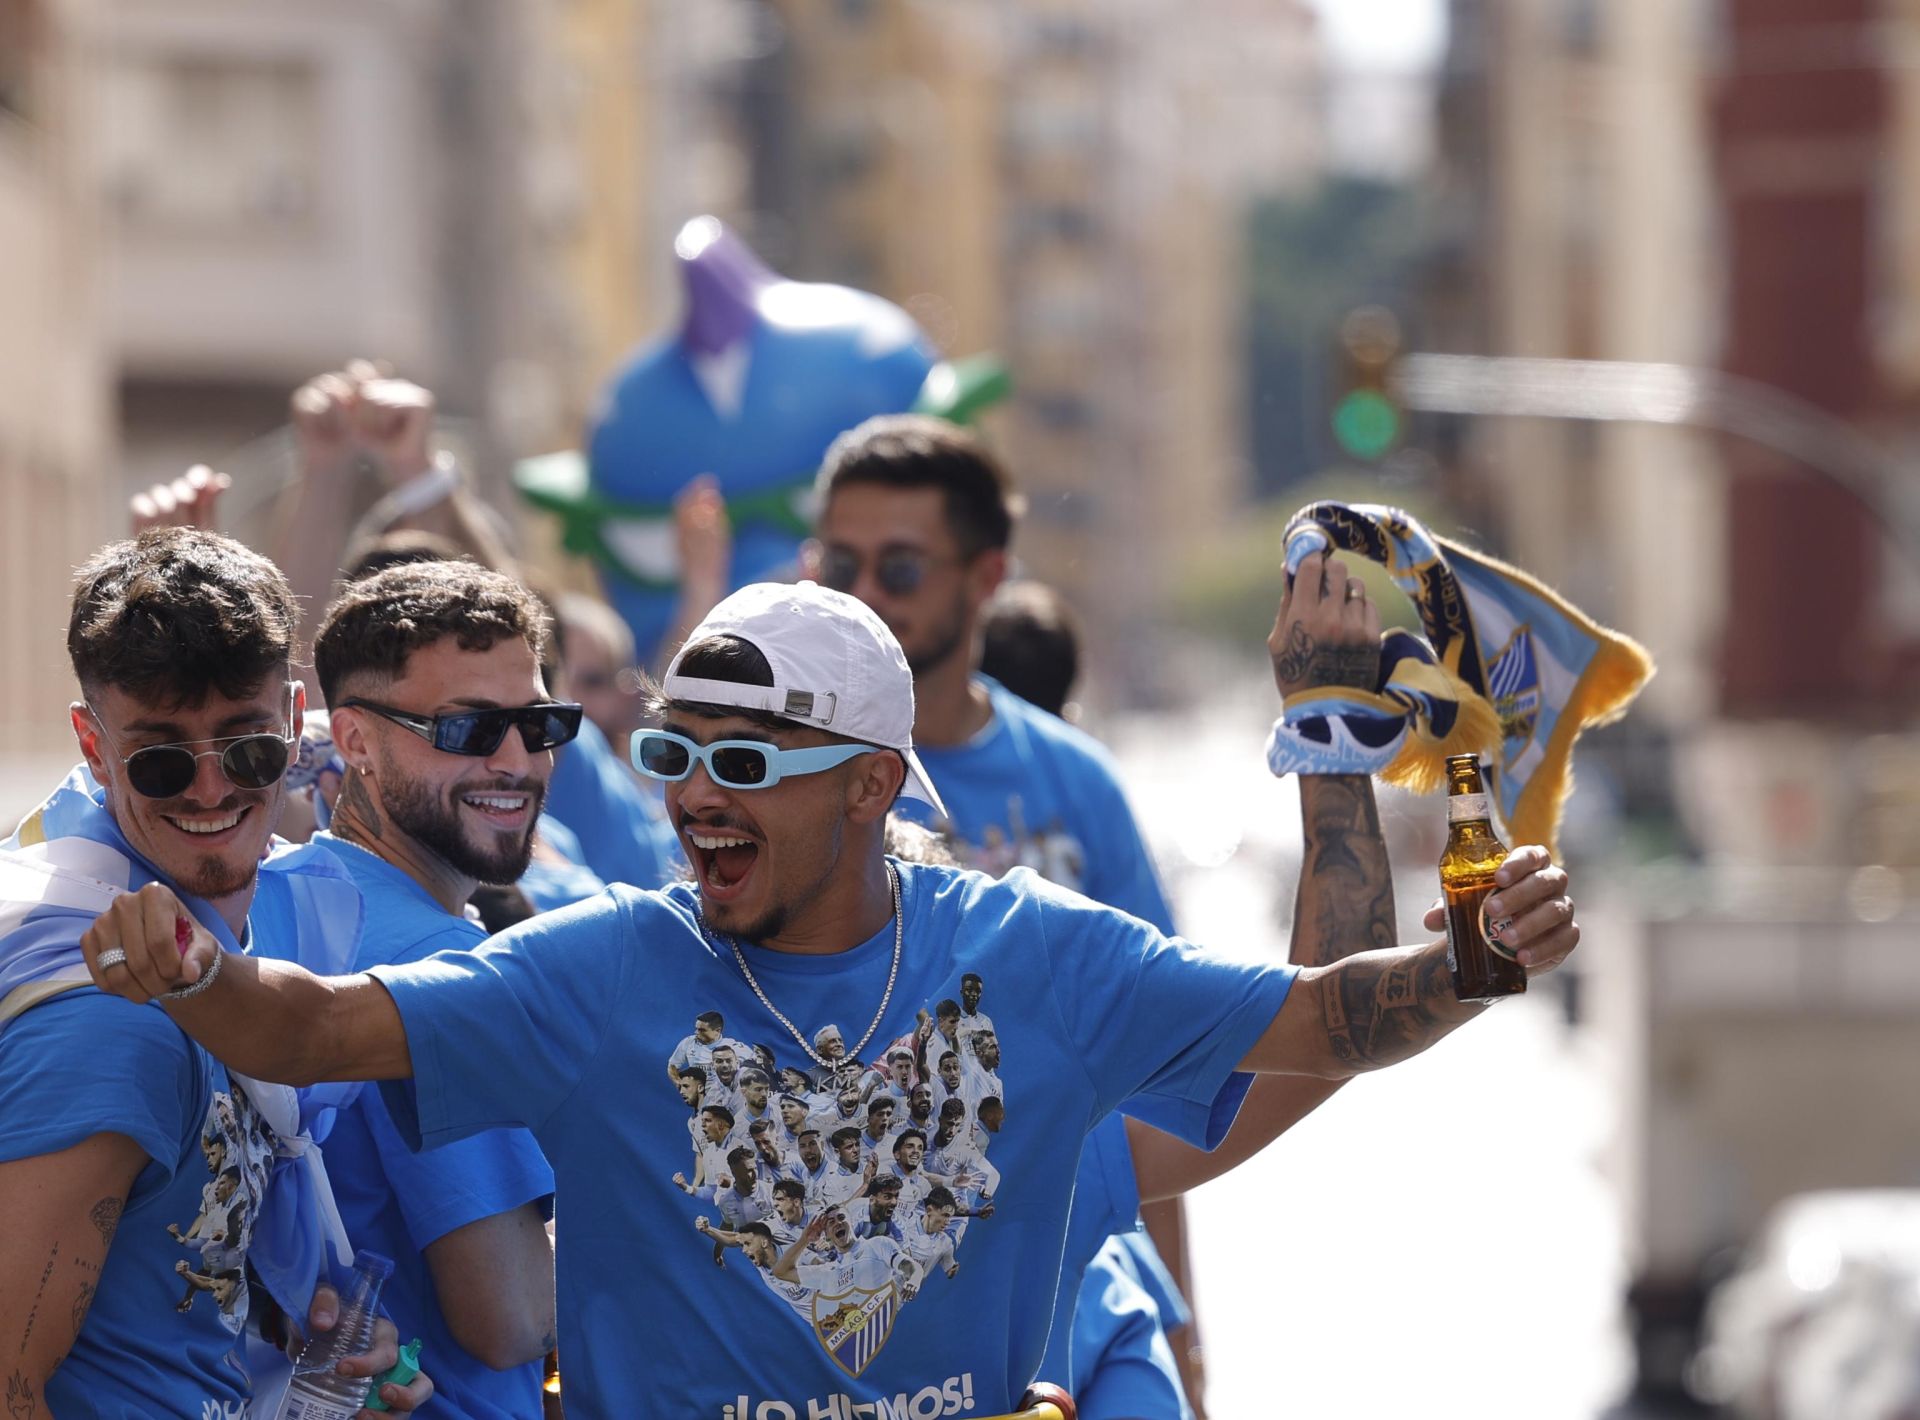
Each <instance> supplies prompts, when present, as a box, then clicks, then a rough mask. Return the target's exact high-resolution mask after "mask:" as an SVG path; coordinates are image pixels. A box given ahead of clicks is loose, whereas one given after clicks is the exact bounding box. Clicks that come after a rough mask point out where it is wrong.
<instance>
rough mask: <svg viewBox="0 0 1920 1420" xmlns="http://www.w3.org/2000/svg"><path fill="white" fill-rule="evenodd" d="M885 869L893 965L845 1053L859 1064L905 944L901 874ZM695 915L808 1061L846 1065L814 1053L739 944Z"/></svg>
mask: <svg viewBox="0 0 1920 1420" xmlns="http://www.w3.org/2000/svg"><path fill="white" fill-rule="evenodd" d="M886 866H887V884H888V886H889V887H890V888H891V889H892V890H893V965H892V966H890V967H888V968H887V989H886V990H885V991H883V992H881V993H880V1009H879V1010H877V1011H875V1012H874V1013H873V1020H872V1022H871V1023H869V1025H868V1026H867V1033H866V1034H865V1035H863V1036H861V1037H860V1043H859V1044H858V1045H856V1046H854V1047H853V1049H852V1050H850V1051H848V1052H847V1059H848V1060H858V1059H859V1058H860V1052H861V1051H863V1050H865V1049H866V1048H867V1042H868V1041H870V1040H872V1039H873V1033H874V1032H875V1031H877V1030H879V1029H880V1022H881V1021H882V1020H884V1019H885V1018H886V1014H887V1005H888V1003H889V1002H890V1001H892V1000H893V983H894V981H895V980H896V979H897V978H898V977H899V975H900V949H901V947H902V946H903V945H904V944H905V942H906V937H907V918H906V914H905V913H904V912H902V911H901V910H900V874H899V872H898V871H896V870H895V868H894V866H893V864H891V863H889V864H887V865H886ZM694 914H695V915H696V916H697V917H698V918H699V919H700V930H701V932H702V933H703V934H705V936H706V938H707V940H708V941H710V942H712V943H713V944H714V945H715V946H718V945H719V944H720V942H721V941H722V940H725V942H726V944H727V946H728V947H730V948H731V949H732V951H733V959H734V961H735V962H736V963H737V964H738V965H739V967H740V974H741V975H742V976H744V977H746V979H747V985H749V986H751V987H752V988H753V994H754V995H756V996H758V997H759V998H760V1004H761V1005H763V1006H765V1007H766V1008H767V1010H768V1011H770V1012H771V1013H772V1015H773V1018H774V1019H775V1020H776V1021H778V1022H780V1024H781V1025H783V1026H785V1027H786V1028H787V1033H788V1034H789V1035H791V1036H792V1037H793V1038H794V1039H795V1040H797V1041H799V1042H800V1048H801V1049H802V1050H804V1051H806V1052H807V1058H808V1059H810V1060H812V1061H813V1063H814V1064H816V1065H818V1066H820V1067H822V1068H823V1069H827V1070H832V1069H834V1068H835V1067H836V1063H838V1064H845V1063H846V1061H845V1060H842V1061H839V1062H835V1061H832V1060H829V1059H827V1057H826V1056H824V1055H822V1054H821V1053H820V1052H819V1051H817V1050H815V1049H814V1048H813V1043H812V1042H811V1041H809V1040H808V1039H807V1038H806V1037H805V1036H804V1035H802V1034H801V1033H800V1027H798V1026H796V1025H795V1024H794V1023H793V1022H792V1021H790V1020H788V1019H787V1017H786V1015H785V1013H784V1012H782V1011H781V1009H780V1008H779V1007H778V1006H776V1005H774V1004H773V999H772V998H771V997H770V996H768V995H767V993H766V992H765V991H763V990H761V989H760V982H759V981H758V979H756V978H755V976H754V974H753V968H752V967H750V966H748V965H747V959H746V957H745V955H744V954H742V952H741V951H740V943H738V942H737V941H735V940H734V939H733V938H732V937H727V938H724V939H722V938H721V937H719V936H717V935H716V934H715V933H714V930H713V928H711V927H709V926H708V925H707V914H706V913H705V912H704V911H702V910H701V908H700V907H699V906H698V905H697V904H696V905H695V907H694Z"/></svg>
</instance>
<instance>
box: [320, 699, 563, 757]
mask: <svg viewBox="0 0 1920 1420" xmlns="http://www.w3.org/2000/svg"><path fill="white" fill-rule="evenodd" d="M340 706H341V708H342V709H346V708H348V707H349V706H351V707H352V708H354V709H356V710H370V711H372V712H373V713H374V714H376V715H378V716H379V717H380V718H381V719H383V720H391V721H393V723H394V724H396V725H398V726H400V728H401V729H403V730H411V731H413V733H414V734H416V735H418V736H420V738H421V739H423V740H425V741H426V742H427V743H428V744H430V745H432V746H433V747H434V748H435V749H437V750H440V751H441V752H443V753H445V754H464V755H470V756H472V757H474V758H479V757H480V756H482V755H488V754H492V753H493V752H494V751H495V750H497V749H499V748H500V742H501V741H502V740H504V739H506V737H507V731H508V730H510V729H517V730H519V731H520V742H521V743H522V744H524V745H525V746H526V747H527V752H528V753H529V754H537V753H539V752H540V751H541V750H543V749H558V748H559V747H560V746H561V745H563V744H568V743H570V742H571V741H572V740H573V737H574V736H575V735H577V734H579V733H580V707H579V706H578V705H570V704H563V703H561V702H559V701H543V702H541V703H540V704H537V705H507V706H502V707H501V708H500V709H497V710H458V711H454V712H451V713H449V714H446V715H415V714H413V713H411V712H410V711H406V710H396V709H394V708H393V707H392V706H391V705H381V704H379V703H378V702H377V701H372V700H362V699H361V698H360V697H359V696H355V697H353V698H352V699H351V700H343V701H341V702H340Z"/></svg>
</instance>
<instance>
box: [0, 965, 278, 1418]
mask: <svg viewBox="0 0 1920 1420" xmlns="http://www.w3.org/2000/svg"><path fill="white" fill-rule="evenodd" d="M95 1134H123V1135H125V1136H126V1137H127V1138H129V1139H131V1140H133V1142H134V1143H136V1144H138V1145H139V1146H140V1149H141V1151H142V1152H144V1153H145V1154H146V1156H147V1160H146V1163H145V1164H144V1165H142V1167H141V1169H140V1172H139V1173H138V1174H137V1175H136V1176H135V1178H134V1181H133V1189H132V1191H131V1193H130V1194H129V1195H128V1197H127V1201H126V1204H125V1207H124V1210H123V1211H118V1212H116V1210H115V1209H114V1207H113V1204H112V1201H111V1200H103V1201H102V1202H101V1203H100V1204H98V1205H95V1206H94V1207H92V1209H91V1210H90V1216H91V1219H92V1222H93V1224H94V1226H95V1227H97V1228H99V1229H100V1232H101V1236H102V1237H103V1238H106V1239H107V1240H108V1242H109V1246H108V1248H107V1255H106V1261H105V1263H104V1264H103V1265H102V1266H101V1267H99V1268H98V1269H91V1268H89V1267H88V1266H86V1265H84V1264H81V1263H80V1262H79V1260H78V1259H76V1258H69V1257H62V1256H58V1255H50V1256H49V1257H48V1258H47V1268H48V1270H49V1272H50V1273H51V1272H52V1271H53V1270H56V1269H57V1270H58V1271H59V1272H60V1273H61V1274H63V1275H62V1276H61V1278H60V1281H61V1284H62V1285H61V1287H60V1289H59V1292H58V1295H59V1296H60V1297H61V1299H62V1307H63V1308H65V1307H67V1306H70V1304H71V1299H72V1298H73V1297H74V1295H75V1293H74V1290H73V1283H74V1281H75V1280H76V1278H84V1280H83V1281H81V1284H80V1285H81V1286H83V1287H85V1288H86V1289H87V1293H88V1296H89V1298H90V1305H89V1306H88V1307H87V1309H86V1315H85V1317H84V1319H83V1322H82V1324H81V1325H80V1327H79V1335H78V1337H77V1339H76V1340H75V1341H74V1345H73V1349H72V1351H70V1352H69V1353H68V1355H67V1358H66V1360H64V1361H62V1362H61V1363H60V1368H59V1369H58V1370H56V1371H55V1372H54V1373H53V1375H52V1376H51V1377H50V1378H49V1379H48V1381H47V1384H46V1388H45V1394H44V1396H41V1397H39V1399H40V1400H44V1402H45V1407H46V1409H45V1412H43V1411H41V1410H39V1409H36V1408H35V1406H36V1404H37V1401H31V1400H27V1399H24V1398H21V1397H20V1396H18V1395H17V1394H10V1395H9V1397H8V1412H9V1413H10V1414H15V1415H36V1414H41V1413H51V1414H54V1415H59V1416H63V1417H64V1416H82V1417H87V1420H146V1417H149V1416H153V1415H186V1416H193V1417H201V1416H220V1417H224V1420H241V1417H243V1416H245V1415H246V1413H247V1407H248V1400H249V1397H250V1396H251V1395H252V1393H253V1386H252V1381H251V1378H250V1377H249V1375H248V1372H247V1369H246V1365H245V1362H244V1360H243V1358H242V1336H241V1332H242V1329H243V1328H244V1326H245V1323H246V1320H247V1312H248V1305H249V1296H248V1293H249V1288H248V1286H247V1282H246V1272H245V1268H246V1251H247V1247H248V1245H249V1241H250V1238H251V1233H252V1227H253V1219H254V1217H255V1214H256V1213H257V1210H258V1208H259V1204H260V1199H261V1198H262V1196H263V1195H264V1190H265V1188H266V1184H267V1179H268V1173H269V1169H270V1167H271V1158H270V1156H271V1152H272V1138H271V1135H270V1134H269V1133H267V1132H266V1131H265V1126H264V1125H263V1124H262V1123H261V1121H260V1119H259V1115H258V1113H257V1112H256V1111H254V1109H253V1108H252V1105H251V1104H250V1102H249V1101H248V1100H247V1097H246V1096H245V1095H244V1094H242V1093H241V1092H240V1091H238V1090H236V1089H233V1088H232V1087H231V1086H230V1085H229V1083H228V1080H227V1072H226V1070H225V1069H224V1068H223V1067H222V1066H221V1065H220V1064H219V1062H218V1061H216V1060H214V1058H213V1057H212V1056H210V1055H208V1054H207V1052H206V1051H204V1050H202V1049H201V1048H200V1047H199V1046H197V1045H195V1044H194V1043H193V1042H192V1041H191V1040H189V1039H187V1037H186V1035H185V1034H184V1033H183V1032H182V1031H181V1030H180V1028H179V1027H178V1026H176V1025H175V1024H174V1023H173V1022H172V1021H171V1020H169V1019H168V1018H167V1015H166V1013H165V1012H164V1011H162V1010H160V1009H159V1008H158V1007H154V1006H136V1005H134V1004H133V1003H132V1002H131V1001H126V1000H123V999H121V998H120V997H118V996H108V995H104V994H102V993H101V992H99V991H96V990H94V989H93V988H92V987H91V986H87V987H82V988H80V989H78V990H74V991H69V992H66V993H64V994H62V995H58V996H55V997H53V998H52V999H51V1000H48V1001H44V1002H42V1003H41V1004H39V1005H37V1006H34V1007H33V1008H32V1009H30V1010H28V1011H26V1012H24V1013H23V1014H22V1015H20V1016H19V1017H18V1018H16V1019H15V1020H13V1021H12V1022H10V1023H8V1024H7V1025H5V1026H4V1027H3V1028H0V1162H6V1161H10V1160H14V1159H24V1158H32V1157H34V1156H36V1155H41V1154H54V1153H59V1152H60V1151H61V1150H63V1149H70V1148H72V1147H73V1146H74V1145H76V1144H78V1143H80V1142H81V1141H83V1140H85V1139H87V1138H89V1137H91V1136H92V1135H95ZM41 1324H43V1325H46V1326H49V1327H53V1328H56V1329H58V1330H60V1331H61V1333H62V1334H63V1335H72V1334H73V1332H72V1327H73V1326H74V1320H73V1317H72V1316H71V1315H69V1314H65V1313H64V1312H63V1313H62V1314H59V1315H55V1314H52V1313H51V1312H50V1313H49V1314H48V1315H47V1316H45V1317H44V1318H42V1319H41ZM4 1369H8V1370H11V1368H10V1367H9V1368H4ZM16 1405H17V1408H16Z"/></svg>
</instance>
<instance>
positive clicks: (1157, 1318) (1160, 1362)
mask: <svg viewBox="0 0 1920 1420" xmlns="http://www.w3.org/2000/svg"><path fill="white" fill-rule="evenodd" d="M1073 1355H1074V1359H1075V1361H1076V1362H1077V1363H1078V1369H1077V1379H1076V1381H1075V1383H1074V1385H1073V1388H1072V1394H1073V1398H1074V1401H1075V1403H1076V1405H1077V1406H1078V1408H1079V1412H1080V1416H1081V1420H1192V1417H1193V1411H1192V1410H1190V1409H1189V1408H1188V1406H1187V1398H1186V1394H1185V1393H1184V1392H1183V1391H1182V1390H1181V1388H1180V1372H1179V1370H1178V1369H1177V1368H1176V1367H1175V1365H1174V1359H1173V1349H1172V1348H1171V1347H1170V1346H1169V1345H1168V1344H1167V1333H1166V1329H1165V1327H1164V1326H1163V1324H1162V1318H1161V1315H1160V1309H1159V1307H1158V1306H1157V1305H1156V1304H1155V1302H1154V1299H1153V1294H1152V1292H1151V1291H1150V1290H1149V1289H1148V1286H1147V1279H1146V1278H1145V1277H1143V1276H1142V1274H1141V1272H1140V1269H1139V1261H1138V1258H1137V1257H1136V1256H1135V1255H1134V1253H1133V1251H1132V1250H1131V1249H1130V1248H1129V1247H1128V1246H1127V1243H1126V1240H1125V1238H1124V1237H1111V1238H1108V1239H1107V1241H1106V1244H1105V1246H1103V1247H1102V1248H1101V1249H1100V1251H1099V1252H1098V1253H1097V1254H1095V1256H1094V1259H1093V1261H1092V1263H1091V1264H1089V1265H1088V1267H1087V1275H1086V1281H1085V1283H1084V1284H1083V1287H1082V1296H1081V1303H1080V1307H1079V1310H1078V1312H1077V1313H1076V1314H1075V1317H1074V1323H1073Z"/></svg>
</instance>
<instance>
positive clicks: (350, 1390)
mask: <svg viewBox="0 0 1920 1420" xmlns="http://www.w3.org/2000/svg"><path fill="white" fill-rule="evenodd" d="M392 1275H393V1264H392V1263H391V1262H389V1261H388V1260H387V1259H386V1258H384V1257H381V1256H380V1255H379V1254H377V1253H372V1252H362V1253H358V1254H356V1255H355V1257H354V1259H353V1280H352V1281H351V1282H349V1283H348V1284H347V1292H346V1295H345V1296H344V1297H342V1298H341V1299H340V1319H339V1322H338V1323H337V1324H336V1325H335V1326H334V1328H333V1330H332V1331H330V1332H328V1333H327V1334H326V1335H325V1336H323V1337H321V1338H320V1339H319V1340H318V1341H313V1340H309V1341H308V1343H307V1346H306V1348H305V1349H304V1350H303V1351H302V1352H301V1353H300V1358H299V1359H298V1360H297V1361H295V1362H294V1363H293V1380H292V1382H291V1383H290V1384H289V1385H288V1386H287V1398H286V1400H285V1401H284V1402H283V1403H282V1404H281V1406H280V1416H279V1420H353V1417H354V1416H355V1415H358V1414H359V1413H360V1407H361V1406H363V1405H365V1404H366V1403H367V1392H368V1391H369V1390H371V1389H372V1388H373V1378H372V1377H371V1376H343V1375H341V1374H340V1373H339V1372H338V1371H336V1370H334V1367H335V1366H337V1365H338V1364H339V1363H340V1362H342V1361H344V1360H346V1359H347V1357H349V1356H358V1355H360V1354H361V1353H362V1352H363V1351H365V1350H366V1349H367V1348H368V1347H370V1346H372V1345H373V1323H374V1319H375V1317H376V1316H377V1315H378V1312H377V1308H378V1305H379V1302H380V1284H381V1283H382V1282H385V1281H386V1280H387V1278H389V1277H391V1276H392Z"/></svg>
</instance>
